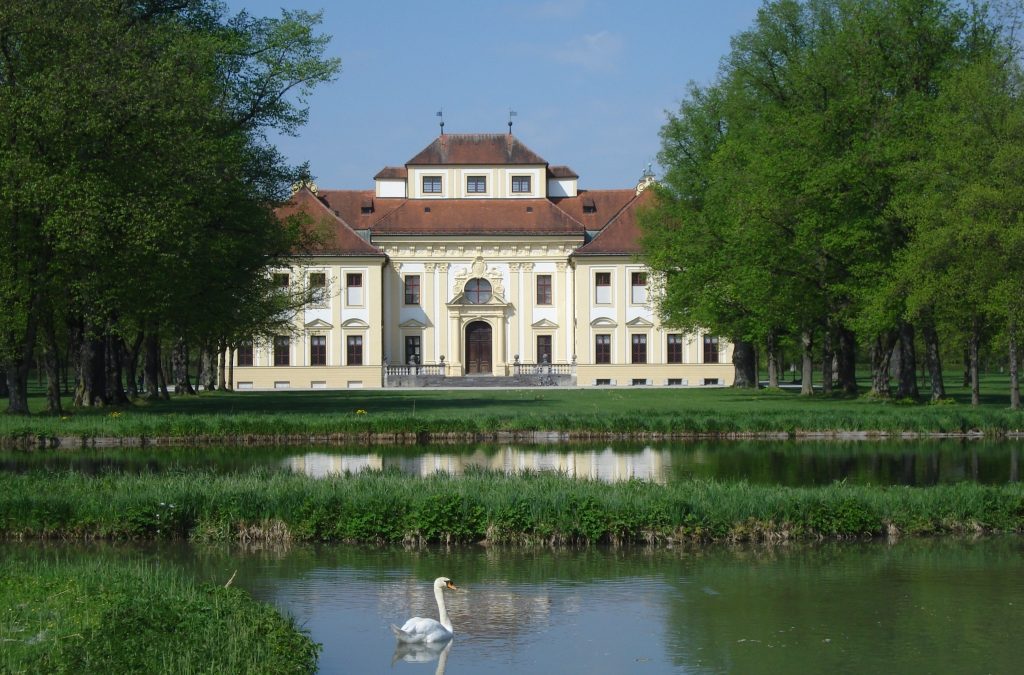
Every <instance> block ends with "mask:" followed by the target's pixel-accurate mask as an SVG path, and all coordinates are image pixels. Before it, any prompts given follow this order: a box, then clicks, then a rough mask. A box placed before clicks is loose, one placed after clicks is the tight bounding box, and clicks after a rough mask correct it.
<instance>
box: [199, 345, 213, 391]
mask: <svg viewBox="0 0 1024 675" xmlns="http://www.w3.org/2000/svg"><path fill="white" fill-rule="evenodd" d="M199 386H201V387H202V388H203V391H213V390H214V389H216V387H217V353H216V352H215V351H214V347H213V344H212V343H211V342H209V341H207V342H204V343H203V345H202V347H201V348H200V350H199Z"/></svg>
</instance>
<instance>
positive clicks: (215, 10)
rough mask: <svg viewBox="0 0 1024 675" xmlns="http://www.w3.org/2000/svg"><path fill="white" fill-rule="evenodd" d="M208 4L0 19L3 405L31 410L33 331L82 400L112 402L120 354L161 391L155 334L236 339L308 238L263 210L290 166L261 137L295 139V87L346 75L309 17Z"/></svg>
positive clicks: (107, 4) (66, 5)
mask: <svg viewBox="0 0 1024 675" xmlns="http://www.w3.org/2000/svg"><path fill="white" fill-rule="evenodd" d="M221 12H222V10H221V7H220V6H219V5H218V4H216V3H214V2H212V1H210V0H154V1H152V2H146V3H142V4H134V5H131V6H129V7H127V8H126V7H125V6H124V4H123V3H119V2H113V1H112V0H73V1H72V2H56V0H43V2H42V3H36V4H35V5H34V6H32V7H31V8H30V7H27V6H26V5H25V3H14V4H13V6H11V5H10V4H8V5H5V6H4V7H3V8H0V93H2V95H0V139H2V140H0V143H2V144H3V145H2V147H0V176H2V183H0V232H2V233H3V235H4V240H5V242H8V243H9V245H8V246H6V247H3V249H4V250H3V251H2V252H0V264H2V266H3V269H4V272H3V273H0V300H2V301H3V304H2V307H0V363H2V364H3V366H4V370H5V372H6V380H7V382H8V384H9V389H10V396H9V400H10V403H9V406H8V409H9V411H11V412H17V413H24V412H27V409H28V408H27V399H26V378H27V372H28V368H29V366H30V364H31V362H32V355H33V352H34V350H35V349H36V342H37V336H38V335H39V334H40V331H41V332H42V335H43V345H44V348H43V351H44V353H45V354H47V355H49V356H48V358H47V363H50V357H51V356H54V355H55V353H56V350H55V349H54V347H55V345H54V342H55V336H56V335H57V334H58V333H61V332H66V333H68V334H69V335H72V336H73V340H74V341H75V343H76V346H75V349H74V350H73V351H74V352H75V353H77V360H78V380H79V386H78V390H77V393H76V401H77V402H79V403H80V404H83V405H92V404H94V403H103V402H109V401H111V400H113V401H120V400H124V398H125V394H124V392H123V388H122V381H123V375H122V373H121V367H122V363H123V362H124V361H125V360H126V359H128V360H130V359H131V357H130V356H126V355H128V354H130V353H132V352H134V353H135V354H137V353H138V349H139V348H140V345H142V344H145V346H146V350H147V359H146V362H147V364H148V365H147V371H148V372H147V381H148V382H149V383H150V385H149V386H150V394H151V395H152V394H156V393H158V390H157V388H156V382H157V380H158V379H159V377H158V373H157V371H156V368H157V365H158V364H159V358H158V355H157V354H156V353H155V352H156V350H157V349H158V348H159V345H160V340H159V335H160V334H161V333H165V334H168V335H170V336H172V337H173V338H174V339H175V340H177V341H179V342H180V343H181V344H182V345H185V344H186V343H185V340H186V339H187V338H190V337H192V336H200V337H202V338H209V336H210V335H218V334H219V335H225V334H228V333H230V332H231V331H232V330H236V327H235V326H232V325H230V324H229V322H230V321H231V319H232V318H233V314H232V312H231V311H230V308H231V306H232V304H233V303H258V302H259V301H260V299H261V298H267V297H269V296H267V295H266V294H256V295H253V296H246V294H247V293H250V292H251V291H252V290H253V288H254V286H258V285H259V283H260V282H259V281H258V280H259V279H261V278H263V277H264V276H265V269H266V267H267V265H269V264H273V263H274V262H275V261H277V260H280V259H281V257H282V256H285V255H287V254H289V253H291V252H293V251H294V250H295V249H296V247H297V246H300V245H301V242H302V239H301V237H300V236H299V234H300V233H301V230H299V229H298V228H296V227H294V226H290V225H287V226H283V225H282V224H281V223H280V222H278V221H277V220H276V219H275V218H274V217H273V213H272V209H273V208H274V206H276V205H277V204H279V203H280V202H281V201H283V200H284V199H285V198H286V197H287V194H288V193H287V189H288V186H289V185H290V184H291V183H292V182H293V181H294V179H295V177H296V175H297V173H298V171H297V169H295V168H291V167H288V166H287V165H286V164H285V163H284V161H283V160H282V158H281V156H280V155H279V154H278V153H277V152H276V150H274V148H273V147H272V146H270V145H269V144H268V143H267V141H266V137H265V132H266V131H267V130H268V129H271V128H273V129H277V130H280V131H283V132H294V131H295V130H296V129H297V128H298V126H299V125H301V124H302V123H303V122H304V120H305V114H306V111H305V107H304V105H303V96H304V94H306V93H308V91H309V90H310V88H311V87H313V86H315V85H317V84H319V83H321V82H324V81H328V80H330V79H331V78H332V77H333V76H334V74H335V73H336V72H337V70H338V67H339V64H338V62H337V60H335V59H326V58H324V57H323V50H324V47H325V46H326V41H327V38H326V37H325V36H318V35H316V34H315V32H314V28H315V26H316V24H317V23H318V22H319V16H318V15H313V14H308V13H304V12H284V13H283V15H282V17H281V18H280V19H253V18H251V17H249V16H248V15H247V14H245V13H242V14H240V15H238V16H235V17H231V18H225V17H224V16H223V15H222V14H221ZM293 99H295V100H293ZM200 297H202V298H204V300H207V301H205V302H204V303H202V304H201V305H200V304H199V303H197V302H196V300H197V298H200ZM277 302H278V301H277V299H273V300H272V302H271V305H272V309H273V308H276V307H277V304H276V303H277ZM255 313H256V314H261V315H263V316H266V315H267V314H268V312H267V311H261V312H255ZM62 326H67V327H69V329H68V330H67V331H61V330H60V328H61V327H62ZM143 335H144V336H146V339H145V341H144V342H143V340H142V339H141V337H142V336H143ZM129 343H130V344H131V345H133V348H132V349H128V348H127V347H126V345H127V344H129ZM184 353H185V354H186V355H187V353H188V352H187V348H186V349H185V352H184ZM56 370H57V369H56V368H50V367H48V368H47V371H48V375H51V376H52V375H53V374H54V373H55V372H56ZM54 379H55V378H54ZM53 385H54V383H53V382H51V389H53ZM55 405H56V406H59V405H60V401H59V397H56V402H55Z"/></svg>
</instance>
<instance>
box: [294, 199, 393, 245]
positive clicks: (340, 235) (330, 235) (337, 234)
mask: <svg viewBox="0 0 1024 675" xmlns="http://www.w3.org/2000/svg"><path fill="white" fill-rule="evenodd" d="M370 195H371V197H372V195H373V192H370ZM275 213H276V214H277V217H278V218H282V219H284V218H288V217H289V216H293V215H297V214H299V213H304V214H305V215H307V216H309V217H310V218H311V219H312V220H313V222H312V225H311V229H312V230H313V231H314V232H316V233H317V234H318V235H319V236H320V237H322V240H321V241H320V242H319V243H318V245H317V246H316V247H315V249H314V250H313V254H314V255H340V256H380V257H383V255H384V253H383V252H382V251H381V250H380V249H378V248H377V247H376V246H374V245H372V244H370V243H368V242H367V241H366V240H365V239H363V238H362V237H360V236H359V235H358V234H356V233H355V231H353V230H352V228H351V227H349V225H348V224H347V223H346V222H345V221H344V220H342V218H341V217H340V216H339V215H338V213H337V212H336V211H334V210H332V209H331V208H329V207H328V206H327V205H326V204H325V203H324V202H323V201H321V200H320V199H318V198H317V196H316V195H314V194H313V193H312V192H310V191H309V190H308V189H307V188H302V189H300V190H299V191H298V192H296V193H295V194H294V195H292V198H291V201H289V202H288V203H287V204H285V205H284V206H281V207H279V208H278V209H276V210H275Z"/></svg>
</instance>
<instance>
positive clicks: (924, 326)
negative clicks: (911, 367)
mask: <svg viewBox="0 0 1024 675" xmlns="http://www.w3.org/2000/svg"><path fill="white" fill-rule="evenodd" d="M921 337H922V338H923V339H924V349H925V354H926V355H927V358H928V379H929V380H931V389H932V392H931V400H932V401H941V400H942V399H944V398H946V385H945V383H944V382H943V381H942V354H941V352H940V351H939V334H938V333H937V332H936V330H935V322H934V321H932V320H931V318H925V320H924V321H923V322H922V323H921Z"/></svg>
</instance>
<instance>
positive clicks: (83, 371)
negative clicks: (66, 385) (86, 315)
mask: <svg viewBox="0 0 1024 675" xmlns="http://www.w3.org/2000/svg"><path fill="white" fill-rule="evenodd" d="M105 357H106V344H105V341H104V340H102V339H100V338H97V337H95V336H94V335H93V334H92V332H91V330H90V329H89V328H88V327H86V330H85V332H84V335H83V337H82V344H81V345H80V348H79V350H78V387H77V388H76V389H75V400H74V405H75V406H76V407H82V408H91V407H93V406H103V405H104V404H106V403H107V400H106V395H107V385H106V358H105Z"/></svg>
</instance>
